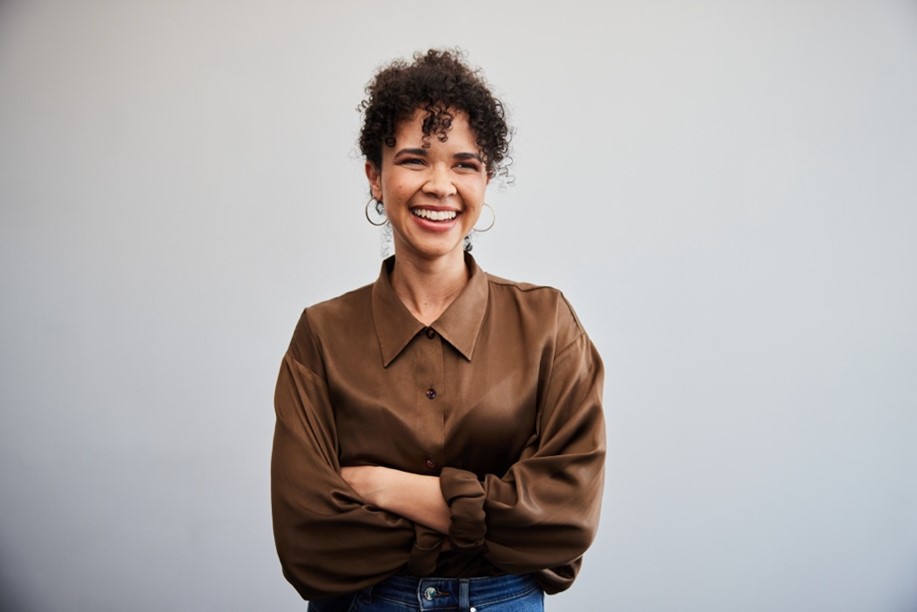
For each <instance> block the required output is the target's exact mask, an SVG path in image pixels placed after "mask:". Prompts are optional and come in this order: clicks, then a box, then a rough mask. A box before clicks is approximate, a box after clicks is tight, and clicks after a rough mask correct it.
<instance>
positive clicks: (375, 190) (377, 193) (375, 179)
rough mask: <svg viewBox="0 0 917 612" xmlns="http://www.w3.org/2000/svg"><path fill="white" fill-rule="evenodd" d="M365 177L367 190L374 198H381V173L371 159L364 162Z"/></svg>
mask: <svg viewBox="0 0 917 612" xmlns="http://www.w3.org/2000/svg"><path fill="white" fill-rule="evenodd" d="M365 170H366V178H367V179H368V180H369V192H370V193H371V194H372V196H373V197H374V198H376V199H377V200H379V201H381V200H382V173H381V172H379V169H378V168H376V165H375V164H374V163H372V162H371V161H367V162H366V167H365Z"/></svg>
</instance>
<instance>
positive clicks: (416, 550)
mask: <svg viewBox="0 0 917 612" xmlns="http://www.w3.org/2000/svg"><path fill="white" fill-rule="evenodd" d="M442 545H443V536H442V534H441V533H439V532H437V531H434V530H433V529H430V528H429V527H424V526H423V525H420V524H418V523H415V524H414V545H413V546H412V547H411V556H410V557H409V558H408V562H407V563H406V564H405V570H406V571H407V573H408V575H409V576H417V577H422V576H429V575H430V574H432V573H433V570H435V569H436V561H437V559H438V558H439V551H440V549H441V547H442Z"/></svg>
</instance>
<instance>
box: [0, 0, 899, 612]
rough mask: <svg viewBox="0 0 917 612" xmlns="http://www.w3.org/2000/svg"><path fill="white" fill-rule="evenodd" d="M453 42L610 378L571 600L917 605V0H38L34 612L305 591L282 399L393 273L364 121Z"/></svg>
mask: <svg viewBox="0 0 917 612" xmlns="http://www.w3.org/2000/svg"><path fill="white" fill-rule="evenodd" d="M599 7H601V8H599ZM431 45H461V46H462V47H464V48H466V49H468V51H469V54H470V55H469V59H470V61H471V62H472V63H474V64H477V65H480V66H482V67H484V69H485V71H486V74H487V77H488V78H489V80H490V81H491V82H492V83H493V84H494V87H495V89H496V91H497V92H498V93H499V94H500V95H501V96H503V97H504V98H505V100H506V102H507V104H508V107H509V109H510V111H511V114H512V119H513V122H514V124H515V125H516V127H517V131H518V136H517V138H516V139H515V164H514V165H513V167H512V171H513V174H514V175H515V178H516V184H515V185H514V186H503V187H501V186H500V185H492V186H491V189H490V192H489V196H488V201H489V202H490V203H491V204H492V205H493V206H494V208H495V209H496V211H497V224H496V227H495V228H494V229H493V231H491V232H490V233H489V234H486V235H484V236H482V237H481V239H479V240H478V242H477V245H476V249H475V253H476V254H477V257H478V260H479V262H480V263H481V264H482V266H483V267H484V268H485V269H486V270H488V271H491V272H494V273H497V274H499V275H501V276H506V277H510V278H516V279H519V280H529V281H536V282H539V283H545V284H552V285H556V286H558V287H560V288H561V289H563V290H564V291H565V293H566V294H567V296H568V297H569V298H570V300H571V301H572V303H573V304H574V305H575V306H576V308H577V311H578V313H579V314H580V316H581V318H582V319H583V321H584V323H585V325H586V327H587V329H588V330H589V332H590V334H591V336H592V337H593V339H594V341H595V343H596V344H597V346H598V347H599V349H600V351H601V352H602V354H603V355H604V358H605V361H606V366H607V371H608V379H607V386H606V399H607V408H606V411H607V417H608V423H609V437H608V441H609V449H610V452H609V456H608V477H607V486H606V496H605V507H604V518H603V523H602V527H601V531H600V533H599V536H598V539H597V540H596V542H595V545H594V546H593V548H592V549H591V550H590V551H589V553H588V555H587V559H586V563H585V566H584V569H583V572H582V574H581V577H580V579H579V580H578V582H577V583H576V585H575V586H574V588H573V589H572V590H571V591H570V592H568V593H566V594H563V595H561V596H558V597H555V598H551V599H549V601H548V605H549V609H550V610H554V611H559V610H585V611H593V610H594V611H604V610H621V611H627V612H644V611H646V612H657V611H660V612H667V611H679V612H681V611H698V612H701V611H703V612H711V611H712V612H718V611H722V612H727V611H729V612H732V611H736V610H742V611H743V612H756V611H796V610H799V611H813V610H815V611H825V612H829V611H830V612H899V611H905V610H908V611H910V610H915V609H917V478H915V468H917V399H915V397H917V317H915V313H917V239H915V233H917V112H915V109H917V5H915V3H914V2H912V1H908V2H904V1H897V2H895V1H888V0H882V1H877V0H863V1H859V2H850V1H840V2H827V1H825V2H819V1H814V0H796V1H774V0H769V1H764V0H762V1H757V2H727V1H725V0H724V1H714V0H701V1H698V2H691V3H682V2H674V1H673V2H662V1H659V0H641V1H637V0H633V1H619V2H608V3H603V4H600V3H595V4H593V3H576V2H566V3H534V2H521V1H504V2H478V1H465V2H460V3H416V2H401V1H390V0H389V1H386V2H373V3H370V2H365V3H363V2H352V1H351V2H335V3H332V2H323V3H321V4H318V3H316V4H310V3H306V2H293V1H287V2H284V1H279V0H272V1H258V2H255V1H251V2H231V3H230V2H217V1H211V2H207V1H203V0H193V1H177V0H175V1H157V2H152V1H150V2H147V1H144V2H139V1H122V2H114V1H111V2H105V1H95V2H91V1H88V0H87V1H81V2H66V1H58V2H54V1H48V0H39V1H32V2H26V1H19V2H16V1H6V2H3V3H2V4H0V253H2V255H0V258H2V260H0V283H2V285H0V286H2V304H0V366H2V369H0V402H2V416H0V419H2V420H0V444H2V455H0V486H2V491H0V591H2V595H0V596H2V602H0V603H2V604H3V606H2V607H3V608H4V610H35V611H48V610H86V611H99V610H112V611H115V610H118V611H120V610H144V611H145V610H150V611H153V610H156V611H159V610H242V611H247V610H302V609H303V608H304V605H303V604H302V603H301V602H300V601H299V600H298V597H297V595H296V594H295V592H294V591H293V590H292V589H291V588H290V587H289V586H288V585H286V583H285V582H284V581H283V579H282V577H281V575H280V570H279V567H278V563H277V560H276V556H275V553H274V549H273V542H272V536H271V528H270V508H269V482H268V462H269V456H270V444H271V432H272V427H273V412H272V411H273V408H272V393H273V385H274V380H275V376H276V372H277V368H278V365H279V361H280V357H281V355H282V353H283V351H284V349H285V348H286V344H287V342H288V340H289V337H290V334H291V333H292V330H293V326H294V324H295V322H296V320H297V318H298V315H299V312H300V310H301V308H302V307H303V306H305V305H307V304H310V303H314V302H316V301H319V300H322V299H326V298H330V297H332V296H335V295H337V294H339V293H341V292H343V291H345V290H348V289H351V288H354V287H356V286H358V285H362V284H365V283H367V282H370V281H372V280H373V279H374V278H375V275H376V273H377V268H378V262H379V259H380V239H379V236H378V232H377V231H376V230H374V229H373V228H371V227H369V225H368V224H367V223H366V221H365V220H364V219H363V205H364V203H365V201H366V198H367V189H366V186H365V179H364V178H363V174H362V173H363V171H362V163H361V160H360V159H359V156H358V155H357V154H356V152H355V150H354V142H355V138H356V133H357V126H358V120H359V118H358V114H357V113H356V111H355V107H356V105H357V104H358V103H359V102H360V100H361V99H362V88H363V86H364V85H365V83H366V81H367V80H368V79H369V77H370V75H371V73H372V71H373V69H374V68H375V67H376V66H377V65H379V64H380V63H381V62H383V61H385V60H387V59H390V58H392V57H397V56H406V55H409V54H410V53H412V52H413V51H415V50H418V49H423V48H426V47H428V46H431Z"/></svg>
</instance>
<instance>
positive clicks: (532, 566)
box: [271, 255, 605, 599]
mask: <svg viewBox="0 0 917 612" xmlns="http://www.w3.org/2000/svg"><path fill="white" fill-rule="evenodd" d="M466 264H467V265H468V267H469V271H470V280H469V282H468V284H467V286H466V287H465V288H464V289H463V291H462V292H461V293H460V294H459V296H458V297H457V298H456V299H455V301H454V302H453V303H452V304H451V305H450V306H449V308H448V309H447V310H446V311H445V312H444V313H443V314H442V316H441V317H440V318H439V319H438V320H437V321H436V322H435V323H433V324H432V325H430V326H424V325H423V324H422V323H420V322H419V321H417V320H416V319H415V318H414V316H413V315H412V314H411V313H410V312H409V311H408V309H407V308H406V307H405V306H404V305H403V304H402V302H401V301H400V299H399V298H398V296H397V295H396V294H395V291H394V289H393V287H392V285H391V282H390V274H391V270H392V267H393V265H394V258H393V257H392V258H389V259H388V260H386V261H384V262H383V264H382V270H381V272H380V274H379V278H378V280H376V282H375V283H374V284H371V285H367V286H365V287H362V288H360V289H357V290H355V291H352V292H350V293H347V294H345V295H342V296H340V297H338V298H335V299H332V300H330V301H327V302H323V303H320V304H317V305H315V306H311V307H309V308H307V309H306V310H305V311H304V312H303V313H302V316H301V318H300V320H299V323H298V325H297V327H296V330H295V332H294V334H293V339H292V341H291V343H290V346H289V349H288V351H287V353H286V355H285V356H284V358H283V361H282V364H281V367H280V375H279V378H278V381H277V387H276V393H275V409H276V417H277V420H276V427H275V433H274V448H273V456H272V461H271V482H272V505H273V520H274V537H275V541H276V545H277V551H278V555H279V557H280V562H281V566H282V569H283V572H284V575H285V577H286V578H287V579H288V580H289V581H290V583H291V584H292V585H293V586H294V587H295V588H296V590H297V591H298V592H299V593H300V594H301V595H302V597H303V598H304V599H317V598H322V597H328V596H331V595H340V594H344V593H350V592H354V591H356V590H359V589H361V588H364V587H366V586H369V585H372V584H375V583H377V582H379V581H381V580H383V579H385V578H386V577H388V576H390V575H392V574H395V573H401V574H407V575H412V576H431V575H432V576H442V577H470V576H488V575H499V574H503V573H513V574H523V573H533V574H534V575H535V577H536V579H537V580H538V582H539V583H540V584H541V586H542V587H543V588H544V589H545V591H546V592H548V593H554V592H557V591H561V590H564V589H566V588H568V587H569V586H570V584H571V583H572V582H573V580H574V578H575V577H576V574H577V572H578V571H579V567H580V564H581V561H582V555H583V553H584V552H585V550H586V549H587V547H588V546H589V545H590V543H591V542H592V540H593V538H594V535H595V531H596V527H597V524H598V519H599V509H600V505H601V499H602V484H603V474H604V459H605V431H604V420H603V414H602V405H601V401H602V400H601V397H602V377H603V367H602V361H601V358H600V357H599V355H598V353H597V351H596V349H595V347H594V346H593V345H592V343H591V342H590V340H589V338H588V337H587V335H586V333H585V331H584V330H583V328H582V325H580V322H579V320H578V319H577V318H576V315H575V314H574V312H573V310H572V309H571V307H570V305H569V304H568V303H567V301H566V300H565V299H564V297H563V295H562V294H561V293H560V292H559V291H557V290H556V289H552V288H550V287H542V286H536V285H531V284H525V283H517V282H511V281H507V280H504V279H501V278H498V277H496V276H492V275H489V274H486V273H484V272H483V271H482V270H481V269H480V268H479V267H478V266H477V264H476V263H475V261H474V259H473V258H472V257H471V256H470V255H466ZM357 465H381V466H387V467H391V468H395V469H399V470H405V471H408V472H414V473H417V474H426V475H438V476H439V479H440V485H441V489H442V492H443V497H444V498H445V500H446V502H447V503H448V505H449V507H450V510H451V526H450V529H449V533H448V535H442V534H439V533H437V532H436V531H433V530H432V529H429V528H427V527H424V526H422V525H418V524H415V523H413V522H411V521H409V520H407V519H405V518H402V517H400V516H397V515H395V514H392V513H389V512H386V511H383V510H381V509H379V508H376V507H373V506H371V505H367V504H366V503H364V502H363V501H362V500H361V498H360V497H359V496H358V495H357V494H356V492H354V491H353V489H351V488H350V486H348V485H347V483H346V482H344V480H343V479H342V478H341V476H340V468H341V467H342V466H357ZM446 540H448V543H446Z"/></svg>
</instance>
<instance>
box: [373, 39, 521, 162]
mask: <svg viewBox="0 0 917 612" xmlns="http://www.w3.org/2000/svg"><path fill="white" fill-rule="evenodd" d="M464 55H465V54H464V52H463V51H461V50H459V49H455V50H438V49H430V50H429V51H427V52H426V53H422V52H418V53H415V54H414V61H413V62H412V63H410V64H409V63H407V62H405V61H404V60H400V59H399V60H395V61H393V62H391V63H390V64H388V65H387V66H383V67H382V68H380V69H379V71H378V72H376V75H375V77H374V78H373V80H372V81H370V83H369V84H368V85H367V86H366V96H367V97H366V99H365V100H363V102H362V103H361V104H360V106H359V107H358V110H360V111H361V112H362V113H363V127H362V128H361V130H360V141H359V142H360V151H362V153H363V155H364V156H365V157H366V159H367V161H369V162H371V163H373V164H374V165H375V166H376V167H377V168H379V167H381V165H382V145H383V144H385V145H386V146H389V147H393V146H395V131H396V130H397V129H398V125H399V124H400V123H401V122H403V121H405V120H407V119H409V118H410V117H411V116H412V115H413V114H414V112H415V111H416V110H417V109H418V108H422V109H424V110H425V111H426V113H427V114H426V116H425V117H424V119H423V133H424V143H425V145H429V137H430V136H431V135H435V136H436V138H438V139H439V140H440V141H441V142H445V141H446V140H447V139H448V132H449V130H450V129H451V127H452V120H453V118H454V115H453V113H454V111H462V112H464V113H465V114H466V115H468V124H469V126H470V127H471V129H472V130H473V131H474V134H475V137H476V142H477V145H478V147H479V148H480V149H481V152H482V157H483V161H484V166H485V168H486V169H487V173H488V175H490V176H494V175H503V176H507V174H508V172H507V168H508V166H509V163H510V161H511V158H510V157H509V141H510V138H511V136H512V131H511V130H510V128H509V126H508V125H507V122H506V111H505V109H504V108H503V103H502V102H500V100H498V99H497V98H496V97H494V95H493V94H492V93H491V91H490V88H489V86H488V84H487V82H486V81H485V80H484V77H483V75H482V74H481V72H480V70H475V69H471V68H469V67H468V65H466V64H465V62H464V61H463V60H464Z"/></svg>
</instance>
